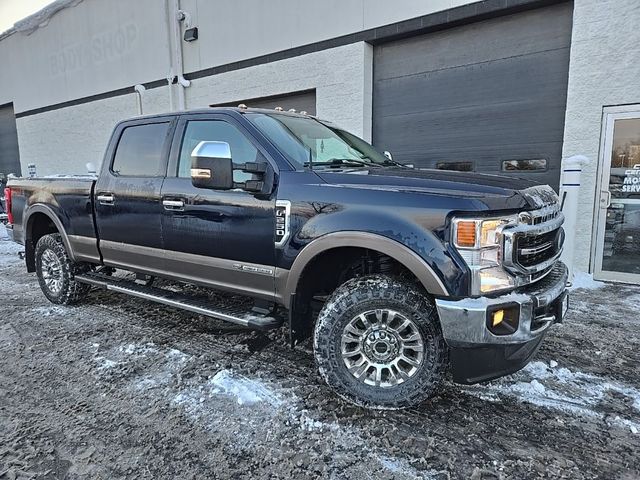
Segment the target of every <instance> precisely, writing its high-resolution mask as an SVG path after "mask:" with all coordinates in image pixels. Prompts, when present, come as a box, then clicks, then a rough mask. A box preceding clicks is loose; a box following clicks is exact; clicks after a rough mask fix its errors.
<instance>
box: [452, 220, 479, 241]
mask: <svg viewBox="0 0 640 480" xmlns="http://www.w3.org/2000/svg"><path fill="white" fill-rule="evenodd" d="M456 245H457V246H458V247H475V246H476V222H468V221H461V222H458V225H457V226H456Z"/></svg>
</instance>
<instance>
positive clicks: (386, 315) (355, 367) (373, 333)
mask: <svg viewBox="0 0 640 480" xmlns="http://www.w3.org/2000/svg"><path fill="white" fill-rule="evenodd" d="M341 353H342V360H343V362H344V364H345V366H346V367H347V370H348V371H349V373H351V375H353V377H354V378H355V379H356V380H359V381H361V382H362V383H365V384H367V385H372V386H375V387H382V388H389V387H394V386H396V385H400V384H401V383H404V382H405V381H407V380H409V379H410V378H411V377H413V376H414V375H415V374H416V372H417V371H418V369H419V368H420V366H421V365H422V362H423V360H424V342H423V339H422V335H421V334H420V330H418V326H417V325H416V324H415V323H414V322H413V320H411V319H409V318H407V317H406V316H404V315H403V314H401V313H400V312H398V311H396V310H392V309H388V308H385V309H376V310H369V311H366V312H364V313H361V314H359V315H357V316H356V317H354V318H353V319H352V320H351V321H350V322H349V323H348V324H347V325H346V327H345V328H344V331H343V333H342V338H341Z"/></svg>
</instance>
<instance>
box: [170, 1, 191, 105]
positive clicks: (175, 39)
mask: <svg viewBox="0 0 640 480" xmlns="http://www.w3.org/2000/svg"><path fill="white" fill-rule="evenodd" d="M165 14H166V17H167V22H168V25H167V26H168V30H167V37H168V41H169V43H168V45H169V58H170V60H171V61H170V76H169V78H168V81H169V85H172V84H173V83H174V82H175V83H176V84H177V86H178V89H179V92H178V110H184V109H185V108H186V92H185V89H186V88H188V87H189V86H190V85H191V82H190V81H189V80H187V79H186V78H184V62H183V56H182V36H181V33H182V30H181V28H180V23H181V22H182V21H184V20H185V19H188V18H189V15H188V14H187V13H186V12H184V11H182V10H180V0H165ZM175 72H177V73H175ZM171 88H172V87H171V86H170V87H169V90H170V97H171V98H170V102H171V110H174V106H173V95H172V92H171Z"/></svg>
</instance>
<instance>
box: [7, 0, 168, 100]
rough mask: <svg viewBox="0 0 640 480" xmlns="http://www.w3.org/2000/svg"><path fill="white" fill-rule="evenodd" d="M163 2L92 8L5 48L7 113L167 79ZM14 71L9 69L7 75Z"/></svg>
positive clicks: (19, 35)
mask: <svg viewBox="0 0 640 480" xmlns="http://www.w3.org/2000/svg"><path fill="white" fill-rule="evenodd" d="M162 5H163V2H162V1H161V0H136V1H135V2H131V1H128V0H85V1H83V2H80V3H79V4H78V5H76V6H74V7H70V8H66V9H64V10H61V11H59V12H58V13H57V14H55V15H54V16H53V17H52V18H51V19H50V20H49V22H48V24H47V25H45V26H42V27H40V28H37V29H36V30H34V31H33V32H31V33H28V32H16V33H14V34H13V35H10V36H8V37H6V38H3V39H2V40H0V65H2V67H3V68H0V105H1V104H3V103H8V102H13V103H14V108H15V111H16V112H22V111H25V110H30V109H34V108H38V107H44V106H48V105H52V104H56V103H60V102H65V101H68V100H74V99H77V98H82V97H85V96H89V95H94V94H97V93H103V92H107V91H110V90H116V89H119V88H123V87H130V86H132V85H134V84H136V83H143V82H149V81H153V80H158V79H161V78H165V77H166V76H167V72H168V65H169V59H168V55H167V54H166V52H167V51H168V47H167V46H166V39H167V35H166V30H165V24H166V22H165V15H164V10H163V8H162ZM7 66H10V68H6V67H7Z"/></svg>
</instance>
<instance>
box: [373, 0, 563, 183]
mask: <svg viewBox="0 0 640 480" xmlns="http://www.w3.org/2000/svg"><path fill="white" fill-rule="evenodd" d="M571 24H572V4H571V3H563V4H559V5H555V6H552V7H547V8H542V9H537V10H532V11H528V12H524V13H518V14H514V15H509V16H505V17H500V18H497V19H492V20H487V21H483V22H478V23H474V24H470V25H466V26H462V27H458V28H454V29H449V30H444V31H441V32H437V33H433V34H428V35H424V36H420V37H413V38H409V39H404V40H398V41H395V42H391V43H387V44H382V45H378V46H376V47H375V50H374V97H373V141H374V144H375V145H376V146H377V147H379V148H380V149H381V150H389V151H390V152H392V153H393V155H394V159H396V160H398V161H401V162H403V163H414V164H415V165H416V166H419V167H436V168H445V169H447V168H450V169H460V170H472V171H477V172H487V173H507V174H510V175H517V176H521V177H528V178H532V179H535V180H537V181H539V182H541V183H548V184H550V185H552V186H553V187H554V188H557V187H558V183H559V175H560V174H559V171H560V160H561V155H562V137H563V131H564V112H565V105H566V95H567V80H568V70H569V46H570V41H571Z"/></svg>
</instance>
